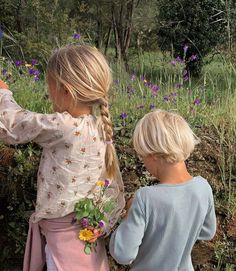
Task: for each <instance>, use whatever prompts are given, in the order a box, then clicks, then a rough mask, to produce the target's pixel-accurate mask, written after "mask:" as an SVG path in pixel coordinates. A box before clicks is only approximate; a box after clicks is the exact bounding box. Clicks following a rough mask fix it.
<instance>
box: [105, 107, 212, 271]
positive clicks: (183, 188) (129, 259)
mask: <svg viewBox="0 0 236 271" xmlns="http://www.w3.org/2000/svg"><path fill="white" fill-rule="evenodd" d="M133 141H134V148H135V150H136V152H137V154H138V156H139V157H141V159H142V160H143V162H144V165H145V166H146V168H147V170H148V171H149V172H150V173H151V174H152V175H153V176H155V177H156V178H157V179H158V180H159V184H157V185H155V186H150V187H144V188H141V189H139V190H138V191H137V192H136V194H135V197H134V200H133V202H132V205H131V207H130V209H129V212H128V216H127V218H126V219H124V221H123V222H122V223H121V224H120V225H119V227H118V228H117V230H116V231H115V232H114V233H113V235H112V237H111V241H110V253H111V255H112V256H113V257H114V258H115V259H116V261H117V262H119V263H120V264H131V263H132V268H131V270H132V271H144V270H145V271H177V270H178V271H190V270H194V269H193V265H192V261H191V250H192V248H193V245H194V243H195V242H196V241H197V240H209V239H211V238H213V236H214V234H215V231H216V216H215V210H214V200H213V195H212V190H211V187H210V185H209V184H208V182H207V180H205V179H204V178H202V177H201V176H197V177H192V176H191V175H190V174H189V172H188V171H187V168H186V165H185V160H186V159H187V158H188V157H189V155H190V154H191V152H192V151H193V149H194V146H195V144H196V143H197V142H198V139H197V138H196V136H195V135H194V133H193V132H192V130H191V129H190V127H189V125H188V124H187V122H186V121H185V120H184V119H183V118H182V117H181V116H179V115H178V114H174V113H169V112H166V111H162V110H157V111H155V112H151V113H149V114H146V115H145V116H144V117H143V118H142V119H141V120H140V121H139V122H138V124H137V126H136V128H135V131H134V136H133Z"/></svg>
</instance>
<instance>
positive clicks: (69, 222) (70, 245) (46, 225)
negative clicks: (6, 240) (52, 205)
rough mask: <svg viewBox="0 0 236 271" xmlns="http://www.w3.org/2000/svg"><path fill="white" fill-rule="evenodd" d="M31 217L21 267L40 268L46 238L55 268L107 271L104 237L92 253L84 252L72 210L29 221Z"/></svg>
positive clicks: (27, 270)
mask: <svg viewBox="0 0 236 271" xmlns="http://www.w3.org/2000/svg"><path fill="white" fill-rule="evenodd" d="M32 217H33V215H32V216H31V219H30V223H29V224H30V228H29V234H28V238H27V244H26V250H25V257H24V267H23V271H42V270H43V266H44V264H45V244H46V242H47V245H48V247H49V249H50V253H51V255H52V258H53V261H54V263H55V265H56V267H57V270H58V271H109V265H108V259H107V255H106V250H105V245H104V240H102V239H99V241H98V246H97V252H96V253H92V254H91V255H86V254H85V253H84V242H83V241H81V240H79V239H78V237H77V235H78V231H79V226H78V224H77V223H74V222H73V218H74V214H73V213H72V214H70V215H67V216H65V217H61V218H53V219H43V220H41V221H40V222H39V223H32ZM44 237H45V238H44ZM45 239H46V242H45Z"/></svg>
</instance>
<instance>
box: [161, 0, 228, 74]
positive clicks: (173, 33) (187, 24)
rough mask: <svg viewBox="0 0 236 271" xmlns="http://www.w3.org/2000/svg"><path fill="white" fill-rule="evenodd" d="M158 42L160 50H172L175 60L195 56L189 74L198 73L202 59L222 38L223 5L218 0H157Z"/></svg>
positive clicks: (189, 64) (223, 33) (223, 32)
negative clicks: (192, 1) (186, 48)
mask: <svg viewBox="0 0 236 271" xmlns="http://www.w3.org/2000/svg"><path fill="white" fill-rule="evenodd" d="M158 6H159V20H160V23H161V25H160V28H159V33H158V35H159V39H158V43H159V45H160V47H161V48H162V49H163V50H172V49H173V51H174V55H175V57H177V56H180V57H182V58H183V57H184V49H183V48H184V46H185V45H187V46H188V47H189V48H188V51H187V53H186V56H185V57H186V59H187V60H188V59H189V58H190V57H191V55H193V54H194V55H195V54H197V55H198V61H191V62H188V64H187V67H188V69H189V70H190V71H191V72H192V74H199V72H200V69H201V66H202V61H203V57H204V56H206V55H207V54H208V53H210V52H211V51H212V49H213V48H215V46H216V45H218V44H220V43H221V42H222V41H223V40H224V39H225V32H226V31H225V30H226V21H225V8H226V6H225V2H224V1H221V0H196V1H194V3H193V4H190V2H189V1H188V0H180V1H172V0H159V1H158Z"/></svg>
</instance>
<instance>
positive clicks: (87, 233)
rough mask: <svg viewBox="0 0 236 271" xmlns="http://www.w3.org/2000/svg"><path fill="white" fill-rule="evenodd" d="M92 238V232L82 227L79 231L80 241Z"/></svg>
mask: <svg viewBox="0 0 236 271" xmlns="http://www.w3.org/2000/svg"><path fill="white" fill-rule="evenodd" d="M92 238H93V232H92V231H91V230H87V229H83V230H80V232H79V239H80V240H82V241H89V240H91V239H92Z"/></svg>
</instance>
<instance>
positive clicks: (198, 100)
mask: <svg viewBox="0 0 236 271" xmlns="http://www.w3.org/2000/svg"><path fill="white" fill-rule="evenodd" d="M200 103H201V101H200V99H195V100H194V102H193V104H194V105H200Z"/></svg>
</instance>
